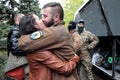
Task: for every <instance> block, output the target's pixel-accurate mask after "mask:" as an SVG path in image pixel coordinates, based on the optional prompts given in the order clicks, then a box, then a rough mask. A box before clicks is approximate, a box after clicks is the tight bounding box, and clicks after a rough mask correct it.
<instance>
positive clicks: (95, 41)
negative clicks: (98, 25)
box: [87, 32, 99, 49]
mask: <svg viewBox="0 0 120 80" xmlns="http://www.w3.org/2000/svg"><path fill="white" fill-rule="evenodd" d="M89 39H90V44H89V45H88V46H87V48H88V49H93V48H94V47H95V46H96V45H97V44H98V43H99V39H98V37H97V36H96V35H95V34H93V33H91V32H90V33H89Z"/></svg>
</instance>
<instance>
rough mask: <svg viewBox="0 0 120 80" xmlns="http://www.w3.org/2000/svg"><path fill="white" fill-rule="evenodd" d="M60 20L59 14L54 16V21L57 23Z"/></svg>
mask: <svg viewBox="0 0 120 80" xmlns="http://www.w3.org/2000/svg"><path fill="white" fill-rule="evenodd" d="M59 20H60V17H59V14H55V15H54V21H55V22H57V21H59Z"/></svg>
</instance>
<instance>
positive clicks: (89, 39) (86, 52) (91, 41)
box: [77, 20, 99, 80]
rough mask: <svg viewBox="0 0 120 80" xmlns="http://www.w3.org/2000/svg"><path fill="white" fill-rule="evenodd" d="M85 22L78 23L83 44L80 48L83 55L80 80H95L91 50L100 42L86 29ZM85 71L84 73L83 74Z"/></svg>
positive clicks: (81, 57) (81, 55)
mask: <svg viewBox="0 0 120 80" xmlns="http://www.w3.org/2000/svg"><path fill="white" fill-rule="evenodd" d="M84 25H85V23H84V21H83V20H79V21H78V24H77V26H78V32H79V34H80V39H81V41H82V42H83V45H82V47H81V48H80V51H81V54H80V59H81V67H80V68H81V69H80V76H81V77H80V78H81V79H80V80H94V78H93V74H92V70H91V69H92V62H91V55H90V50H91V49H93V48H94V47H95V46H96V45H97V43H98V42H99V39H98V37H97V36H96V35H95V34H93V33H91V32H90V31H87V30H85V29H84ZM83 71H84V72H83Z"/></svg>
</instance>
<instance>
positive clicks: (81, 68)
mask: <svg viewBox="0 0 120 80" xmlns="http://www.w3.org/2000/svg"><path fill="white" fill-rule="evenodd" d="M77 69H78V70H77V71H78V75H79V80H94V78H93V73H92V64H91V62H86V61H81V62H80V64H79V65H78V66H77Z"/></svg>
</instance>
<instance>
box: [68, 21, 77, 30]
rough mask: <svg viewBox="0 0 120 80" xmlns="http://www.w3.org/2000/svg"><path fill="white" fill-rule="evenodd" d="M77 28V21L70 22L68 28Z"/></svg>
mask: <svg viewBox="0 0 120 80" xmlns="http://www.w3.org/2000/svg"><path fill="white" fill-rule="evenodd" d="M75 28H76V23H75V22H74V21H70V22H69V24H68V30H69V31H70V30H73V29H75Z"/></svg>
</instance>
